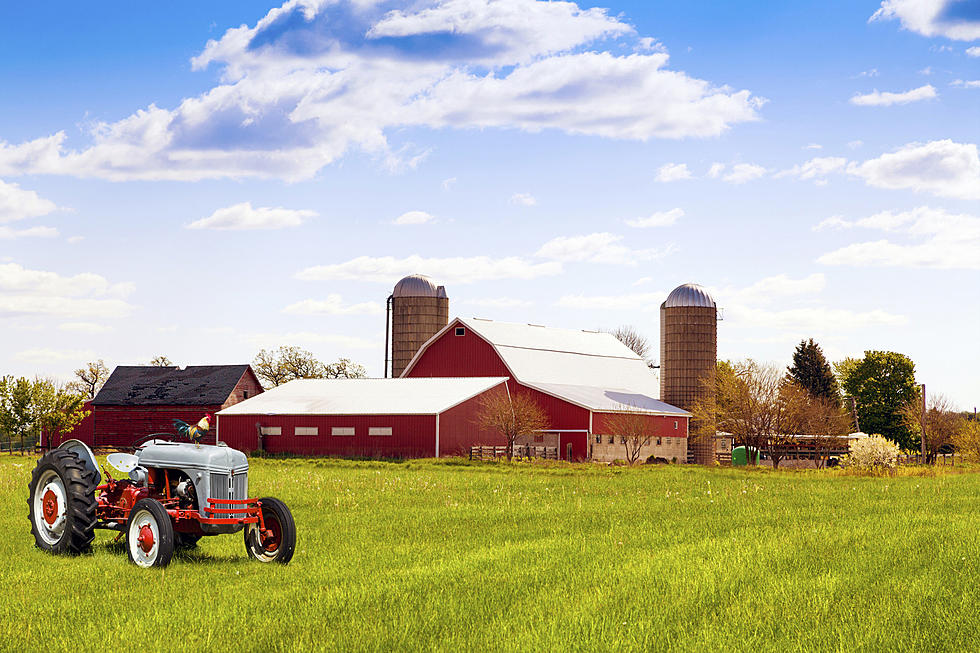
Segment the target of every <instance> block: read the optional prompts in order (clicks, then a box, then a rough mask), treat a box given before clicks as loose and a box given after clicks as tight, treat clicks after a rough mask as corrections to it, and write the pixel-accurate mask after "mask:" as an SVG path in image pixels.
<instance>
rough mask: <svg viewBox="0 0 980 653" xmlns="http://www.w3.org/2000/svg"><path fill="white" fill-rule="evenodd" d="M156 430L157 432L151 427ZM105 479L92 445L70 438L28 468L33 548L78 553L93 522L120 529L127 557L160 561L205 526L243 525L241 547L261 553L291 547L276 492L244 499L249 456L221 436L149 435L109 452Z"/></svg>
mask: <svg viewBox="0 0 980 653" xmlns="http://www.w3.org/2000/svg"><path fill="white" fill-rule="evenodd" d="M155 435H160V434H155ZM108 463H109V466H111V467H112V468H113V469H115V470H116V472H117V473H118V474H119V478H118V479H117V478H113V476H112V475H111V474H110V472H109V471H108V470H107V469H106V468H105V467H103V468H102V471H103V472H104V473H105V477H104V478H103V476H102V474H100V472H99V466H98V465H97V463H96V461H95V456H94V455H93V454H92V450H91V449H89V447H88V446H87V445H86V444H85V443H83V442H81V441H79V440H68V441H66V442H64V443H63V444H62V445H61V446H59V447H58V448H57V449H52V450H51V451H48V452H47V453H46V454H44V456H43V457H42V458H41V459H40V460H39V461H38V463H37V466H36V467H35V468H34V472H33V473H32V474H31V482H30V485H29V486H28V487H29V490H30V498H29V499H28V500H27V503H28V505H29V507H30V521H31V532H32V534H33V535H34V541H35V543H36V544H37V546H38V548H40V549H43V550H45V551H50V552H52V553H57V554H67V555H70V554H78V553H83V552H84V551H86V550H87V549H89V547H90V546H91V544H92V540H93V539H94V538H95V529H107V530H113V531H118V533H119V534H118V535H117V536H116V540H119V539H121V538H122V537H123V535H125V537H126V550H127V552H128V553H129V559H130V560H131V561H132V562H133V563H135V564H136V565H138V566H140V567H165V566H167V565H168V564H169V563H170V560H171V558H172V557H173V554H174V550H175V549H176V548H184V547H193V546H196V545H197V542H198V540H199V539H200V538H201V537H204V536H206V535H223V534H229V533H236V532H238V531H244V537H245V550H246V551H247V552H248V554H249V555H250V556H251V558H253V559H255V560H258V561H260V562H278V563H281V564H286V563H288V562H289V561H290V559H291V558H292V557H293V551H294V550H295V548H296V525H295V523H294V522H293V516H292V514H291V513H290V512H289V508H287V507H286V504H284V503H283V502H282V501H280V500H279V499H274V498H272V497H264V498H261V499H252V498H248V458H247V457H246V456H245V454H243V453H242V452H241V451H238V450H236V449H232V448H231V447H228V446H226V445H224V444H223V443H220V442H219V443H218V444H217V445H206V444H200V443H197V442H174V441H169V440H165V439H158V438H154V439H151V440H148V441H146V442H144V443H142V444H140V445H138V446H137V447H136V448H135V452H134V453H132V454H130V453H113V454H109V457H108Z"/></svg>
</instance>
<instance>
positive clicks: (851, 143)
mask: <svg viewBox="0 0 980 653" xmlns="http://www.w3.org/2000/svg"><path fill="white" fill-rule="evenodd" d="M862 145H864V141H860V140H858V141H848V142H847V147H849V148H850V149H852V150H856V149H858V148H859V147H861V146H862Z"/></svg>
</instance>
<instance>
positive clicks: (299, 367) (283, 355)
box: [252, 346, 367, 387]
mask: <svg viewBox="0 0 980 653" xmlns="http://www.w3.org/2000/svg"><path fill="white" fill-rule="evenodd" d="M252 370H253V371H254V372H255V375H256V376H258V377H259V379H260V380H261V381H262V382H263V385H265V386H266V387H270V386H278V385H282V384H283V383H288V382H289V381H293V380H295V379H358V378H363V377H365V376H366V375H367V371H366V370H365V369H364V367H363V366H362V365H358V364H357V363H354V362H351V361H350V359H347V358H341V359H340V360H339V361H337V362H336V363H330V364H325V363H322V362H320V361H319V360H317V359H316V358H315V357H314V356H313V354H312V353H310V352H308V351H306V350H305V349H301V348H299V347H287V346H281V347H279V349H276V350H274V351H267V350H265V349H262V350H261V351H259V353H258V354H256V356H255V360H254V361H252Z"/></svg>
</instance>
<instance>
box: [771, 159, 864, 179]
mask: <svg viewBox="0 0 980 653" xmlns="http://www.w3.org/2000/svg"><path fill="white" fill-rule="evenodd" d="M846 165H847V159H845V158H843V157H838V156H822V157H817V158H814V159H810V160H809V161H807V162H805V163H803V164H798V165H795V166H793V167H792V168H789V169H788V170H782V171H780V172H777V173H776V175H775V176H776V177H777V178H778V177H796V178H797V179H812V180H814V181H815V182H816V183H818V184H824V183H827V177H828V176H829V175H831V174H833V173H836V172H842V171H843V170H844V166H846Z"/></svg>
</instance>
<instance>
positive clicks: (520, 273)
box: [296, 255, 562, 283]
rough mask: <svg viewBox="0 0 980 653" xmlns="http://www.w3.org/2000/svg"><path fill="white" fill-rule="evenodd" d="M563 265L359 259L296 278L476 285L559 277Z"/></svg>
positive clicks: (488, 260) (523, 261) (518, 261)
mask: <svg viewBox="0 0 980 653" xmlns="http://www.w3.org/2000/svg"><path fill="white" fill-rule="evenodd" d="M561 271H562V266H561V263H558V262H553V261H551V262H546V263H535V262H533V261H529V260H527V259H524V258H521V257H517V256H509V257H504V258H491V257H489V256H469V257H466V256H456V257H450V258H423V257H421V256H417V255H416V256H406V257H404V258H395V257H393V256H378V257H375V256H358V257H357V258H353V259H351V260H349V261H345V262H343V263H334V264H330V265H317V266H313V267H308V268H306V269H304V270H301V271H300V272H299V273H298V274H297V275H296V277H297V278H298V279H304V280H307V281H373V282H377V283H395V282H396V281H398V280H399V279H401V278H402V277H405V276H408V275H409V274H425V275H426V276H429V277H431V278H433V279H438V280H439V281H440V283H473V282H476V281H490V280H498V279H536V278H538V277H547V276H554V275H556V274H560V273H561Z"/></svg>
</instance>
